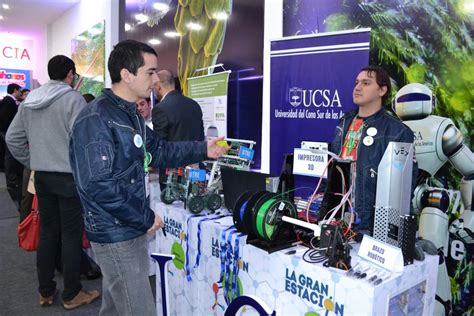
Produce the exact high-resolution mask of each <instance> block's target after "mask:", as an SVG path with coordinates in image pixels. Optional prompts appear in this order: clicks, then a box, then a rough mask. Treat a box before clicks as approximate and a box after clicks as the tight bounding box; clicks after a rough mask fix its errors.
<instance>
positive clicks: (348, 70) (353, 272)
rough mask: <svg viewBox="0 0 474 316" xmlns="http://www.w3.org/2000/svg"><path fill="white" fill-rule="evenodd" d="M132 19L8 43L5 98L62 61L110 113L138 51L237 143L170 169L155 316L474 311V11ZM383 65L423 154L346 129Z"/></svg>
mask: <svg viewBox="0 0 474 316" xmlns="http://www.w3.org/2000/svg"><path fill="white" fill-rule="evenodd" d="M96 2H97V1H96ZM118 2H120V5H116V4H115V2H114V1H110V0H107V1H102V2H101V1H99V2H97V3H100V4H97V5H96V6H94V5H93V3H92V2H91V1H81V2H80V3H79V4H77V6H74V7H72V9H70V10H68V11H67V12H66V13H65V14H63V15H62V16H60V17H59V18H58V19H57V20H56V21H55V22H54V23H52V24H51V25H50V26H49V27H48V28H44V29H42V30H41V34H40V35H38V36H37V38H33V39H32V38H31V37H25V38H19V39H14V38H13V37H12V36H11V35H9V37H2V36H0V38H7V39H8V40H2V43H1V46H0V53H1V54H0V95H1V96H3V95H5V94H6V86H7V85H8V84H9V83H19V84H20V85H21V87H22V88H31V89H33V88H35V87H36V86H37V85H38V84H40V83H44V82H46V80H47V76H46V71H45V70H44V69H42V70H39V66H38V65H39V64H42V62H43V61H44V60H46V59H47V58H45V55H46V52H47V54H48V55H51V56H54V55H56V54H65V55H68V56H71V58H72V59H73V60H74V62H75V63H76V65H77V73H78V74H80V75H81V79H80V81H79V83H78V85H77V86H76V87H75V88H76V89H77V90H78V91H80V92H81V94H85V93H91V94H93V95H94V96H96V97H97V96H99V95H100V93H101V90H102V89H103V88H104V87H110V85H111V82H110V78H109V74H108V71H107V66H106V63H107V58H108V56H109V54H110V51H111V50H112V49H113V45H115V44H116V43H117V42H119V41H121V40H125V39H135V40H139V41H142V42H147V43H148V44H149V45H151V46H152V47H153V48H154V49H155V50H156V51H157V54H158V63H159V68H160V69H170V70H171V71H172V72H173V74H174V75H175V77H176V79H177V81H179V82H180V85H181V90H182V92H183V94H184V95H186V96H188V97H190V98H192V99H194V100H195V101H197V102H198V103H199V105H200V107H201V110H202V114H203V128H204V135H205V137H206V138H207V139H212V138H214V137H224V140H223V141H222V142H221V143H220V146H222V147H225V148H226V149H227V150H228V151H227V153H226V154H225V155H224V156H222V157H220V158H218V159H215V160H210V161H207V162H205V163H204V164H202V165H200V166H197V165H190V166H182V167H180V168H169V169H166V179H165V181H164V183H161V184H162V185H163V187H162V188H160V183H159V179H158V170H152V172H151V173H150V174H149V183H148V184H149V188H148V189H149V190H148V191H149V193H150V195H149V196H150V207H151V209H152V210H153V211H154V212H155V214H156V215H157V216H160V217H161V218H162V220H163V222H164V228H163V229H160V230H158V231H157V232H156V234H155V236H151V237H149V254H150V275H156V311H157V315H163V316H167V315H234V314H238V315H305V316H316V315H341V316H342V315H444V314H445V313H446V314H447V313H449V311H450V310H454V311H455V315H457V314H459V315H461V314H462V312H469V311H472V310H473V307H472V301H470V300H471V299H472V291H473V285H472V280H470V279H472V273H473V267H472V253H473V249H472V248H473V246H472V245H473V244H474V243H473V233H472V232H473V230H474V228H473V227H472V225H474V219H473V218H474V217H473V215H472V214H474V213H473V212H472V195H473V191H472V186H473V185H472V183H473V181H474V180H473V179H474V178H473V177H474V167H473V166H474V155H473V153H472V150H471V149H470V148H472V145H470V143H471V140H472V139H473V137H474V132H473V131H474V127H473V124H472V121H473V115H472V113H473V112H472V104H473V103H474V97H473V94H472V82H473V77H472V76H473V75H472V72H473V69H474V68H473V67H474V66H473V65H474V60H473V58H472V56H473V54H472V53H473V45H472V39H471V36H470V35H472V33H473V30H474V22H473V21H474V20H473V16H474V13H473V12H474V10H473V9H472V8H471V9H470V10H471V11H466V12H468V13H466V12H465V11H462V10H461V9H459V8H458V7H457V5H455V4H454V2H456V1H437V0H432V1H427V3H426V4H407V3H406V1H381V3H377V1H362V2H361V1H359V3H358V4H351V3H346V1H342V0H341V1H329V0H328V1H322V2H321V3H318V6H320V7H316V6H315V4H314V1H311V0H306V1H305V0H301V1H292V0H275V1H273V0H271V1H270V0H268V1H239V0H235V1H211V0H204V1H196V0H189V1H182V0H166V1H151V0H136V1H132V0H121V1H118ZM466 10H467V9H466ZM431 17H434V19H431ZM431 20H434V21H435V22H433V21H431ZM70 21H76V22H77V23H75V24H74V27H73V28H72V29H68V25H69V23H70ZM199 23H201V24H199ZM444 24H446V25H450V30H449V31H447V30H445V29H442V28H441V26H440V25H444ZM0 35H1V34H0ZM46 37H49V38H48V40H47V41H43V40H42V39H44V38H46ZM39 52H41V53H39ZM43 54H44V56H43ZM51 56H49V57H51ZM44 64H46V63H45V62H44ZM368 64H373V65H380V66H381V67H382V68H384V69H386V70H387V72H388V73H389V76H390V78H389V80H390V82H391V85H392V87H393V93H392V94H391V95H388V99H389V102H387V103H386V104H385V105H383V111H384V113H385V111H386V112H387V114H386V115H387V116H389V117H390V119H389V120H394V121H397V122H400V121H403V123H404V126H405V127H407V128H410V129H411V130H412V131H413V134H414V141H413V142H410V143H407V142H403V141H399V138H397V137H398V135H397V137H395V136H393V135H391V136H390V141H387V137H385V135H384V134H382V130H385V128H386V126H377V128H375V127H374V126H373V125H370V126H369V125H368V123H364V122H362V123H360V126H358V129H357V130H356V129H354V123H352V125H351V124H346V125H344V124H345V123H344V120H345V119H346V118H347V115H348V114H347V113H350V112H351V111H357V110H358V107H357V106H356V104H355V103H354V101H353V98H354V95H353V90H354V85H355V83H354V82H355V80H356V78H357V76H358V74H359V72H360V70H361V69H363V68H364V67H366V66H367V65H368ZM453 78H456V79H453ZM357 84H358V83H357ZM154 101H155V95H154V94H153V95H152V96H151V102H152V103H153V104H152V105H151V106H152V107H153V106H158V105H157V104H158V103H156V104H155V103H154ZM388 112H390V113H388ZM356 118H357V116H356ZM356 118H354V121H355V120H356ZM341 122H342V123H341ZM350 122H351V121H349V123H350ZM339 124H342V125H339ZM341 126H342V128H341ZM344 127H345V132H347V131H349V134H350V133H353V134H354V135H355V134H357V135H356V136H357V137H359V138H358V139H357V140H353V141H354V142H358V143H357V145H355V148H356V151H357V146H360V147H362V146H363V147H364V149H367V150H372V149H373V154H372V153H371V154H370V155H368V156H369V158H367V161H368V162H367V165H366V166H365V165H364V166H363V168H364V169H363V170H357V172H360V174H359V173H357V172H356V163H357V159H352V158H348V157H347V155H346V156H345V157H341V156H340V154H341V153H342V151H341V152H336V153H334V150H333V149H334V148H331V142H333V140H334V139H335V135H337V137H339V136H340V137H341V140H342V137H343V136H342V135H345V134H343V132H344ZM136 136H139V135H138V134H137V135H136ZM356 136H354V137H355V138H356ZM392 136H393V137H392ZM384 137H385V138H384ZM140 140H141V138H140ZM349 140H350V139H349ZM381 142H387V143H388V144H387V146H385V147H383V146H378V145H379V144H380V143H381ZM135 145H136V143H135ZM140 146H141V145H140ZM140 146H137V145H136V147H140ZM341 146H342V145H341ZM353 146H354V143H353V144H352V145H351V148H350V150H352V149H353ZM382 147H383V148H382ZM143 148H144V152H145V156H146V154H148V152H147V151H146V148H145V145H144V146H143ZM381 148H382V149H381ZM357 154H358V153H357ZM357 154H356V155H355V157H356V158H357ZM375 156H377V157H379V158H380V159H379V160H372V159H371V158H370V157H375ZM106 158H107V157H106ZM359 158H360V156H359ZM145 169H146V171H145V172H147V167H146V168H145ZM162 171H164V170H162ZM414 174H415V177H413V175H414ZM356 175H357V176H356ZM361 175H362V176H363V177H364V178H363V179H364V182H362V176H361ZM416 175H418V177H416ZM357 177H360V179H359V178H357ZM132 180H133V181H134V179H132ZM132 183H133V182H132ZM356 183H357V184H356ZM372 187H373V188H376V190H375V192H371V193H372V195H373V198H374V200H375V203H373V204H371V205H370V209H371V210H372V212H371V213H370V214H369V215H363V213H364V210H362V207H360V205H361V204H356V203H362V202H361V201H360V197H362V196H364V197H366V196H369V195H368V194H366V192H365V191H366V190H367V191H369V190H370V188H372ZM359 192H363V193H364V194H365V195H362V194H360V193H359ZM357 194H360V195H359V196H358V199H359V201H356V195H357ZM364 216H366V217H364ZM92 256H93V254H92ZM456 313H457V314H456Z"/></svg>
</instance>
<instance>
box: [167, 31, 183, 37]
mask: <svg viewBox="0 0 474 316" xmlns="http://www.w3.org/2000/svg"><path fill="white" fill-rule="evenodd" d="M164 35H165V36H166V37H180V36H181V34H179V33H178V32H165V34H164Z"/></svg>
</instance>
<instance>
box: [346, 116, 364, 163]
mask: <svg viewBox="0 0 474 316" xmlns="http://www.w3.org/2000/svg"><path fill="white" fill-rule="evenodd" d="M357 118H358V115H357V114H356V116H354V119H353V120H352V123H351V127H350V128H349V132H348V136H349V137H348V140H347V154H348V155H350V154H351V152H352V149H354V147H355V144H356V142H357V139H358V138H359V135H360V131H361V130H362V128H363V127H364V123H362V124H360V126H359V128H358V129H357V131H355V130H354V125H355V122H356V121H357Z"/></svg>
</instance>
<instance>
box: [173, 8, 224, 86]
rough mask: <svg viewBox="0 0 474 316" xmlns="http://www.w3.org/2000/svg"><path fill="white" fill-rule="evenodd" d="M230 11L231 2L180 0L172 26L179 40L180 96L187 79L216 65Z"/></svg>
mask: <svg viewBox="0 0 474 316" xmlns="http://www.w3.org/2000/svg"><path fill="white" fill-rule="evenodd" d="M231 12H232V0H179V1H178V8H177V10H176V15H175V17H174V25H175V28H176V31H177V32H178V33H180V35H181V39H180V43H179V51H178V76H179V80H180V82H181V87H182V89H183V94H187V92H188V83H187V79H188V78H189V77H193V76H196V75H201V74H204V72H203V71H200V72H195V70H196V69H199V68H204V67H208V66H211V65H215V63H216V61H217V57H218V56H219V54H220V52H221V51H222V46H223V44H224V37H225V31H226V26H227V21H226V18H227V17H228V16H229V15H230V14H231Z"/></svg>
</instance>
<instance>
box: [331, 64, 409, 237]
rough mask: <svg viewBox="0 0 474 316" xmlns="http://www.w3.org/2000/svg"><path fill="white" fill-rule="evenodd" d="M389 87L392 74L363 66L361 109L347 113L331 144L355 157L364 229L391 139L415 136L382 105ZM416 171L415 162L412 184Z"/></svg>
mask: <svg viewBox="0 0 474 316" xmlns="http://www.w3.org/2000/svg"><path fill="white" fill-rule="evenodd" d="M390 89H391V85H390V77H389V76H388V74H387V73H386V72H385V70H384V69H382V68H380V67H377V66H368V67H365V68H363V69H361V71H360V73H359V75H358V76H357V78H356V81H355V87H354V91H353V102H354V104H356V105H357V106H358V110H355V111H353V112H349V113H346V114H345V115H344V118H343V119H342V121H341V123H340V124H339V126H337V128H336V131H335V137H334V140H333V142H332V145H331V151H332V152H334V153H336V154H338V155H339V156H341V157H342V158H352V159H353V160H354V161H356V180H355V205H354V208H355V211H356V212H357V214H358V216H359V219H360V223H359V226H358V228H359V230H362V231H367V230H368V231H370V232H371V231H372V229H373V224H374V223H373V222H374V212H375V207H374V205H375V195H376V186H377V168H378V165H379V163H380V160H381V159H382V156H383V154H384V153H385V149H386V148H387V146H388V143H389V142H404V143H413V139H414V136H413V132H412V131H411V130H410V128H408V127H407V126H406V125H405V124H403V123H402V122H401V121H400V120H399V119H398V118H395V117H394V116H392V115H390V114H389V113H387V111H385V109H384V108H383V106H382V105H383V103H385V102H386V101H388V99H389V98H390ZM416 174H417V167H416V164H415V165H414V168H413V184H414V183H415V181H416ZM413 187H414V186H413Z"/></svg>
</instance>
